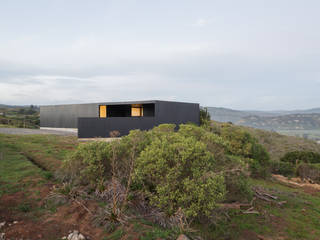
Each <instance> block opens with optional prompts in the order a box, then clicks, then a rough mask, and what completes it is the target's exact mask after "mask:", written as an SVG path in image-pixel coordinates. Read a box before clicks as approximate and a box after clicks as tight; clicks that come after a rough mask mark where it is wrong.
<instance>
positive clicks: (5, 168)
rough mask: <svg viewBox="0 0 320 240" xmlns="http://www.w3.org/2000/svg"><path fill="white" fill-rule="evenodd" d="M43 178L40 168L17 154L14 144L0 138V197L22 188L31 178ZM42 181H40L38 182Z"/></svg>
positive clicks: (30, 182)
mask: <svg viewBox="0 0 320 240" xmlns="http://www.w3.org/2000/svg"><path fill="white" fill-rule="evenodd" d="M31 178H32V179H41V180H43V175H42V171H41V169H39V168H38V167H36V166H35V165H34V164H32V163H31V162H30V161H28V160H27V159H26V157H25V156H23V155H21V154H19V152H18V151H17V148H16V146H15V145H13V144H10V143H8V142H6V141H4V140H3V139H1V140H0V183H1V184H0V197H1V196H2V195H3V194H6V193H14V192H16V191H20V190H23V189H24V188H25V187H26V186H29V184H33V181H32V179H31ZM43 182H44V181H40V184H41V183H43Z"/></svg>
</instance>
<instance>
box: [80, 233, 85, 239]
mask: <svg viewBox="0 0 320 240" xmlns="http://www.w3.org/2000/svg"><path fill="white" fill-rule="evenodd" d="M78 238H79V239H80V240H85V239H86V238H85V237H84V236H83V235H82V234H81V233H80V234H79V235H78Z"/></svg>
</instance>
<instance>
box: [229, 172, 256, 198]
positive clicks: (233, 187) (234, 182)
mask: <svg viewBox="0 0 320 240" xmlns="http://www.w3.org/2000/svg"><path fill="white" fill-rule="evenodd" d="M225 182H226V189H227V194H226V202H247V201H249V200H251V199H252V196H253V193H252V191H251V188H250V184H249V182H248V176H246V175H245V174H244V173H243V172H242V171H237V172H231V173H229V174H228V173H227V174H226V175H225Z"/></svg>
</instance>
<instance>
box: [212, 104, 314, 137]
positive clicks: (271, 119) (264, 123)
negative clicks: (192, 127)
mask: <svg viewBox="0 0 320 240" xmlns="http://www.w3.org/2000/svg"><path fill="white" fill-rule="evenodd" d="M207 109H208V112H209V113H210V116H211V119H212V120H215V121H218V122H232V123H233V124H236V125H242V126H247V127H253V128H259V129H263V130H269V131H277V132H279V133H282V134H286V135H292V136H300V137H304V138H310V139H314V140H317V141H319V140H320V108H313V109H307V110H293V111H285V110H284V111H240V110H233V109H229V108H221V107H207Z"/></svg>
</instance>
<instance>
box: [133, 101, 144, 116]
mask: <svg viewBox="0 0 320 240" xmlns="http://www.w3.org/2000/svg"><path fill="white" fill-rule="evenodd" d="M131 116H132V117H143V107H142V104H132V105H131Z"/></svg>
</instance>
